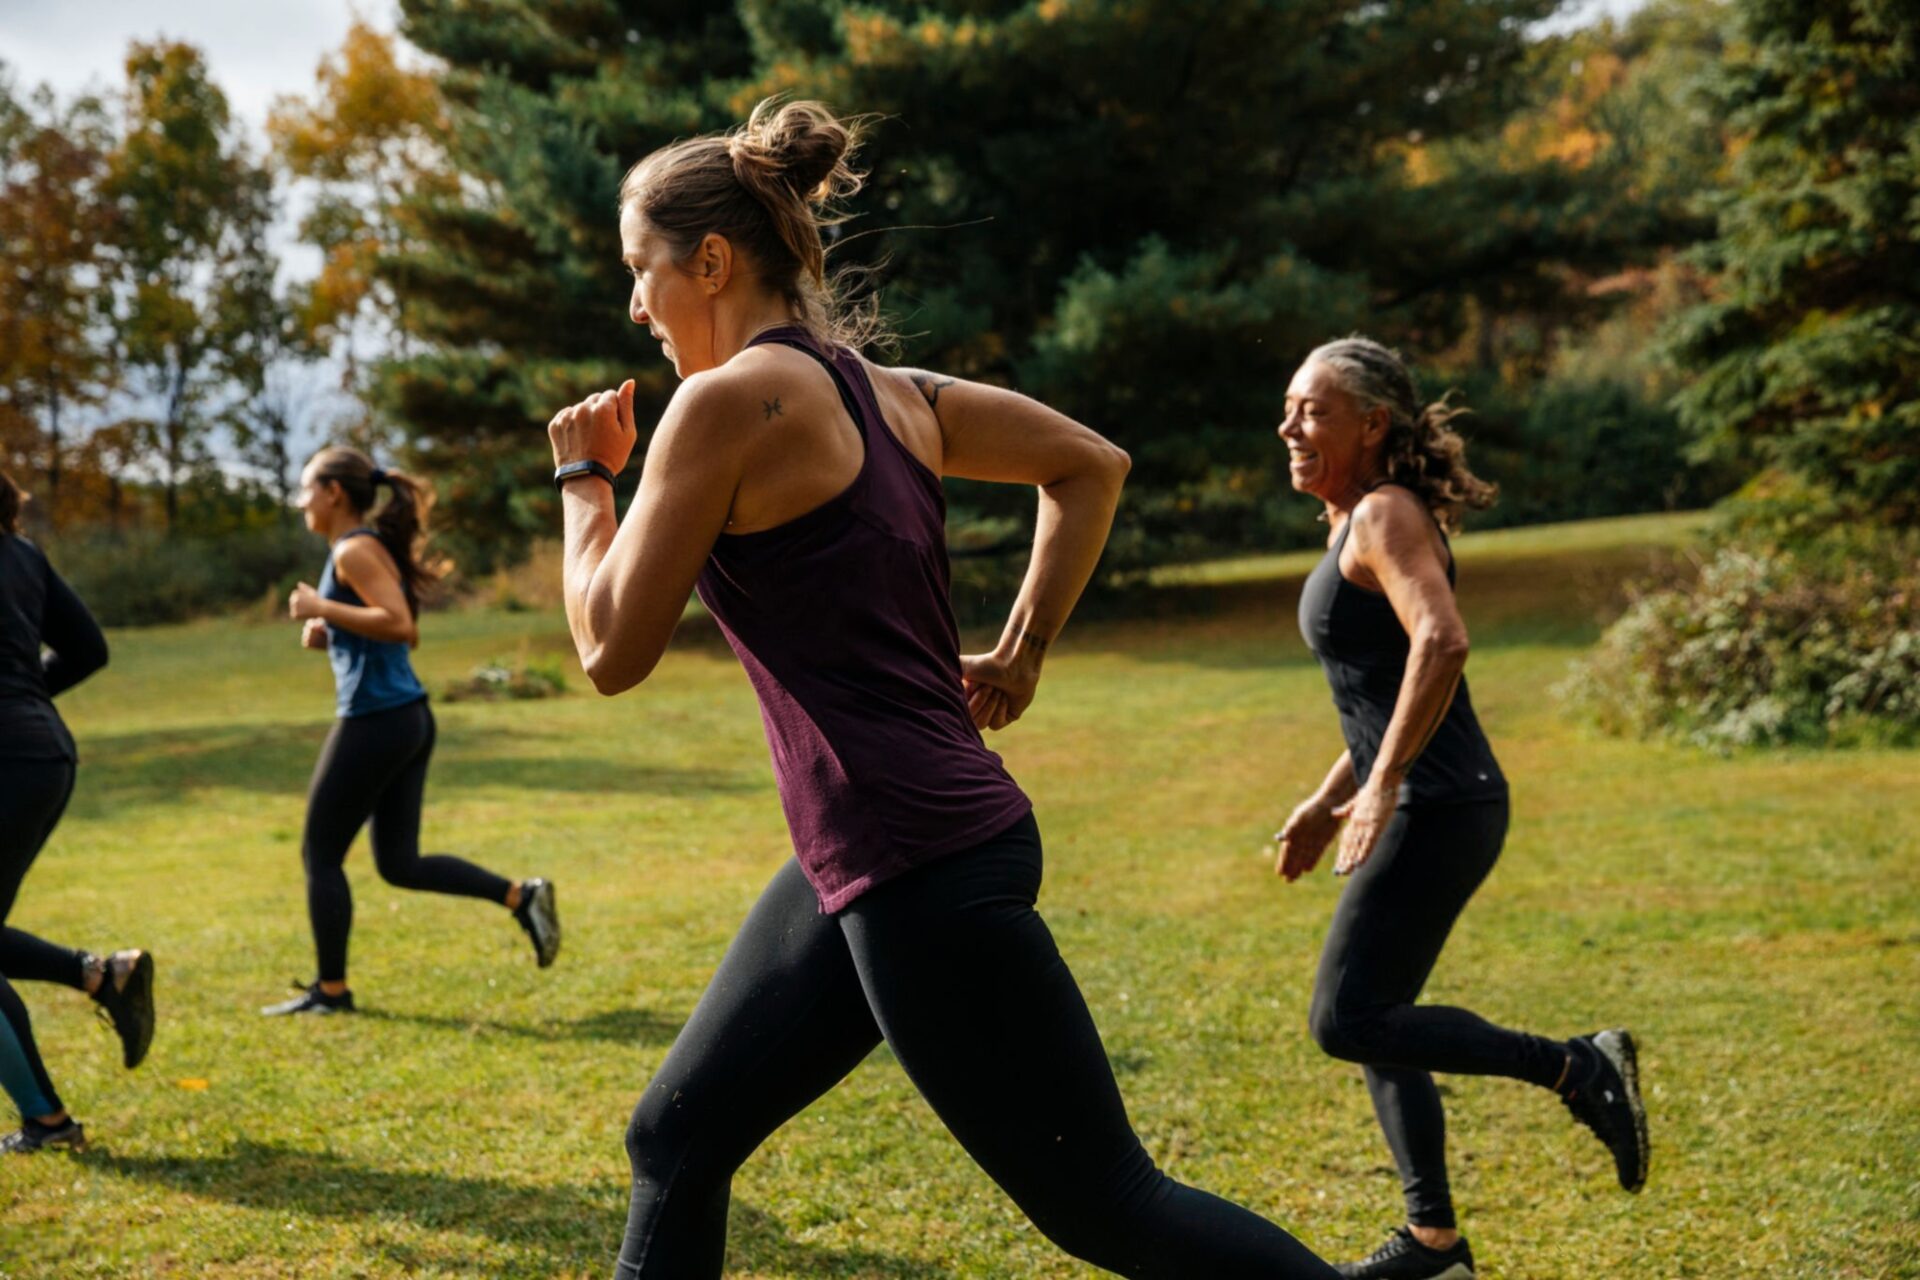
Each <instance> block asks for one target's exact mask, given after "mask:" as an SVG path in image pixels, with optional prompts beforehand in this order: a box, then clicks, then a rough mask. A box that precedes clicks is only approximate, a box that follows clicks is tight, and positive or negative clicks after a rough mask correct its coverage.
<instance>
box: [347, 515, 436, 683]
mask: <svg viewBox="0 0 1920 1280" xmlns="http://www.w3.org/2000/svg"><path fill="white" fill-rule="evenodd" d="M374 536H376V535H375V534H374V532H373V530H371V529H353V530H350V531H348V532H346V533H343V534H341V535H340V542H345V541H346V540H347V539H348V538H359V537H367V538H371V537H374ZM334 546H335V548H336V549H338V547H339V543H338V542H337V543H335V544H334ZM320 594H321V596H322V597H324V598H325V599H328V600H338V601H339V602H340V603H341V604H350V605H364V604H366V601H365V600H362V599H361V598H360V597H359V595H358V594H357V593H355V591H354V589H353V588H352V587H349V586H348V585H347V584H346V583H344V582H342V581H340V580H339V579H338V578H336V577H334V575H333V552H331V551H329V552H328V553H327V567H326V568H325V569H323V570H322V571H321V573H320ZM327 657H328V659H329V660H331V661H332V663H333V696H334V704H335V706H336V707H337V709H338V711H339V715H340V717H341V719H349V718H351V717H353V716H367V715H372V714H373V713H374V712H376V711H389V710H392V709H393V708H394V707H404V706H406V705H407V704H408V703H409V702H418V701H420V699H422V698H424V697H426V696H427V691H426V688H425V687H424V686H423V685H421V683H420V678H419V677H418V676H416V675H414V674H413V661H412V660H411V659H410V658H409V657H408V656H407V646H406V645H404V644H402V643H401V642H400V641H398V640H373V639H369V638H368V637H366V636H363V635H359V634H357V633H355V632H352V631H348V630H347V629H346V628H345V627H334V626H329V627H328V628H327Z"/></svg>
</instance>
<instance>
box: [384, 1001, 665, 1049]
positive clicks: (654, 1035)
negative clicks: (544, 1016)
mask: <svg viewBox="0 0 1920 1280" xmlns="http://www.w3.org/2000/svg"><path fill="white" fill-rule="evenodd" d="M360 1016H361V1017H363V1018H370V1019H373V1020H374V1021H378V1022H405V1023H411V1024H412V1025H414V1026H417V1027H438V1028H440V1029H441V1030H445V1031H457V1032H460V1033H462V1034H465V1033H468V1032H473V1031H491V1032H496V1033H498V1034H500V1035H507V1036H514V1037H516V1038H518V1039H522V1040H544V1041H547V1042H549V1043H555V1042H559V1041H563V1040H598V1041H604V1042H606V1043H608V1044H627V1045H633V1044H640V1043H642V1042H650V1043H660V1042H663V1041H671V1040H673V1038H674V1037H675V1036H678V1035H679V1034H680V1028H681V1027H683V1026H685V1025H686V1019H685V1018H674V1017H670V1016H667V1015H664V1014H658V1013H654V1012H652V1011H651V1010H648V1009H608V1010H606V1011H605V1012H602V1013H590V1014H588V1015H587V1016H586V1017H584V1018H575V1019H573V1020H572V1021H570V1022H548V1023H526V1022H502V1021H499V1020H498V1019H494V1018H460V1017H454V1016H452V1015H450V1014H441V1013H407V1012H403V1011H401V1010H398V1009H380V1008H372V1007H367V1006H362V1007H361V1009H360Z"/></svg>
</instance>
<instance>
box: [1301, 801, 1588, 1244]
mask: <svg viewBox="0 0 1920 1280" xmlns="http://www.w3.org/2000/svg"><path fill="white" fill-rule="evenodd" d="M1506 821H1507V808H1506V805H1505V804H1504V803H1497V804H1484V805H1463V806H1459V807H1445V808H1432V809H1403V810H1401V811H1400V812H1399V813H1398V814H1396V815H1395V816H1394V820H1393V822H1392V824H1391V825H1390V826H1389V827H1388V828H1387V831H1386V834H1385V835H1384V836H1383V837H1382V838H1381V842H1380V845H1379V847H1378V848H1377V849H1375V851H1374V854H1373V856H1372V857H1371V858H1370V859H1368V861H1367V862H1366V864H1365V865H1364V866H1362V867H1361V868H1360V870H1359V871H1358V872H1357V873H1356V874H1355V875H1354V877H1353V881H1352V883H1350V884H1349V885H1348V886H1347V888H1346V891H1345V892H1344V893H1343V894H1342V895H1341V897H1340V905H1339V906H1338V907H1337V908H1336V909H1335V912H1334V919H1333V924H1332V927H1331V928H1330V929H1329V930H1328V932H1327V943H1326V948H1325V950H1324V951H1323V952H1322V953H1321V957H1320V973H1319V977H1318V980H1317V981H1316V983H1315V987H1314V993H1313V1010H1312V1015H1311V1023H1312V1029H1313V1035H1314V1038H1315V1039H1316V1040H1317V1041H1318V1042H1319V1043H1320V1046H1321V1048H1323V1049H1325V1050H1326V1051H1327V1052H1328V1053H1329V1054H1332V1055H1333V1056H1334V1057H1337V1058H1344V1059H1346V1060H1348V1061H1351V1062H1359V1063H1362V1064H1364V1065H1365V1066H1366V1067H1367V1068H1368V1074H1367V1083H1368V1091H1369V1092H1370V1093H1371V1094H1372V1096H1373V1099H1374V1111H1375V1114H1376V1115H1377V1116H1378V1117H1379V1120H1380V1125H1381V1128H1382V1129H1383V1130H1384V1131H1385V1133H1386V1136H1387V1143H1388V1146H1389V1147H1390V1148H1391V1149H1392V1150H1393V1153H1394V1159H1395V1162H1396V1163H1397V1164H1398V1166H1399V1169H1400V1178H1401V1185H1402V1187H1403V1188H1404V1190H1405V1192H1406V1196H1407V1211H1408V1219H1409V1221H1410V1222H1411V1223H1412V1224H1414V1225H1415V1226H1426V1227H1436V1228H1451V1227H1453V1225H1454V1220H1453V1206H1452V1200H1451V1197H1450V1195H1449V1192H1448V1182H1447V1171H1446V1122H1445V1116H1444V1113H1443V1111H1442V1109H1441V1105H1440V1096H1439V1092H1438V1090H1437V1089H1435V1087H1434V1084H1433V1080H1432V1078H1431V1077H1430V1076H1429V1075H1428V1074H1427V1073H1428V1072H1431V1071H1449V1072H1456V1073H1461V1074H1470V1075H1499V1076H1508V1077H1511V1078H1514V1079H1519V1080H1528V1081H1532V1082H1534V1083H1537V1084H1541V1085H1543V1086H1545V1087H1549V1088H1551V1087H1552V1086H1553V1084H1554V1082H1555V1080H1556V1079H1557V1078H1558V1076H1559V1074H1560V1071H1561V1069H1562V1068H1563V1066H1564V1065H1565V1063H1566V1047H1565V1046H1564V1045H1562V1044H1559V1043H1557V1042H1555V1041H1551V1040H1546V1039H1543V1038H1541V1037H1539V1036H1534V1035H1528V1034H1526V1033H1524V1032H1518V1031H1509V1030H1507V1029H1505V1028H1503V1027H1497V1026H1495V1025H1493V1024H1492V1023H1490V1022H1487V1021H1486V1020H1485V1019H1483V1018H1481V1017H1479V1016H1478V1015H1477V1014H1474V1013H1471V1012H1468V1011H1467V1010H1465V1009H1456V1008H1448V1007H1443V1006H1435V1005H1416V1004H1414V1003H1413V1002H1414V1000H1415V999H1416V998H1417V997H1418V996H1419V994H1420V989H1421V988H1422V987H1424V986H1425V985H1426V981H1427V977H1428V975H1429V974H1431V973H1432V971H1433V966H1434V963H1435V961H1437V960H1438V959H1439V957H1440V950H1441V948H1442V947H1443V946H1444V945H1445V944H1446V940H1447V936H1448V934H1449V933H1450V932H1451V931H1452V929H1453V924H1454V921H1455V920H1456V919H1458V918H1459V915H1460V912H1461V911H1462V910H1463V909H1464V908H1465V907H1466V904H1467V901H1468V899H1470V898H1471V897H1472V896H1473V893H1474V891H1475V890H1476V889H1478V888H1479V886H1480V884H1481V882H1482V881H1483V880H1485V879H1486V876H1487V873H1488V872H1489V871H1491V870H1492V869H1493V864H1494V862H1495V860H1496V859H1497V858H1498V857H1499V854H1500V846H1501V842H1502V840H1503V839H1504V837H1505V834H1506Z"/></svg>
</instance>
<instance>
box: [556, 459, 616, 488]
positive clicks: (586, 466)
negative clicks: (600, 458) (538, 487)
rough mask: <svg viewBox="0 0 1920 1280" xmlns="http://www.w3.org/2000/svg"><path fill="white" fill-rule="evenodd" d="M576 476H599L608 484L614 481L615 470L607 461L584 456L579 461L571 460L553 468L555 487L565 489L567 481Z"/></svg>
mask: <svg viewBox="0 0 1920 1280" xmlns="http://www.w3.org/2000/svg"><path fill="white" fill-rule="evenodd" d="M575 476H599V477H600V478H601V479H602V480H605V481H606V482H607V483H608V484H612V483H613V472H612V470H610V469H609V468H608V466H607V464H606V463H604V462H595V461H594V460H593V459H592V458H582V459H581V460H580V461H578V462H569V463H566V464H565V465H563V466H559V467H555V468H554V469H553V487H554V488H556V489H564V488H566V487H567V481H569V480H571V479H573V478H574V477H575Z"/></svg>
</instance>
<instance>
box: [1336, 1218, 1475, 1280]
mask: <svg viewBox="0 0 1920 1280" xmlns="http://www.w3.org/2000/svg"><path fill="white" fill-rule="evenodd" d="M1334 1270H1335V1271H1338V1272H1339V1273H1340V1274H1341V1276H1342V1277H1344V1280H1473V1277H1474V1270H1473V1250H1472V1249H1471V1248H1469V1247H1468V1246H1467V1238H1466V1237H1465V1236H1462V1237H1460V1239H1459V1241H1458V1242H1457V1243H1456V1244H1455V1245H1454V1246H1453V1247H1452V1248H1451V1249H1429V1248H1427V1246H1425V1245H1423V1244H1421V1243H1420V1242H1419V1241H1418V1240H1415V1239H1414V1238H1413V1232H1411V1231H1409V1230H1407V1229H1406V1228H1405V1227H1395V1228H1394V1229H1393V1234H1392V1235H1390V1236H1388V1237H1387V1242H1386V1243H1385V1244H1383V1245H1381V1246H1380V1247H1379V1248H1378V1249H1375V1250H1374V1251H1373V1252H1372V1253H1370V1254H1368V1255H1367V1256H1366V1257H1364V1258H1362V1259H1360V1261H1358V1262H1343V1263H1341V1264H1339V1265H1338V1266H1336V1267H1334Z"/></svg>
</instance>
